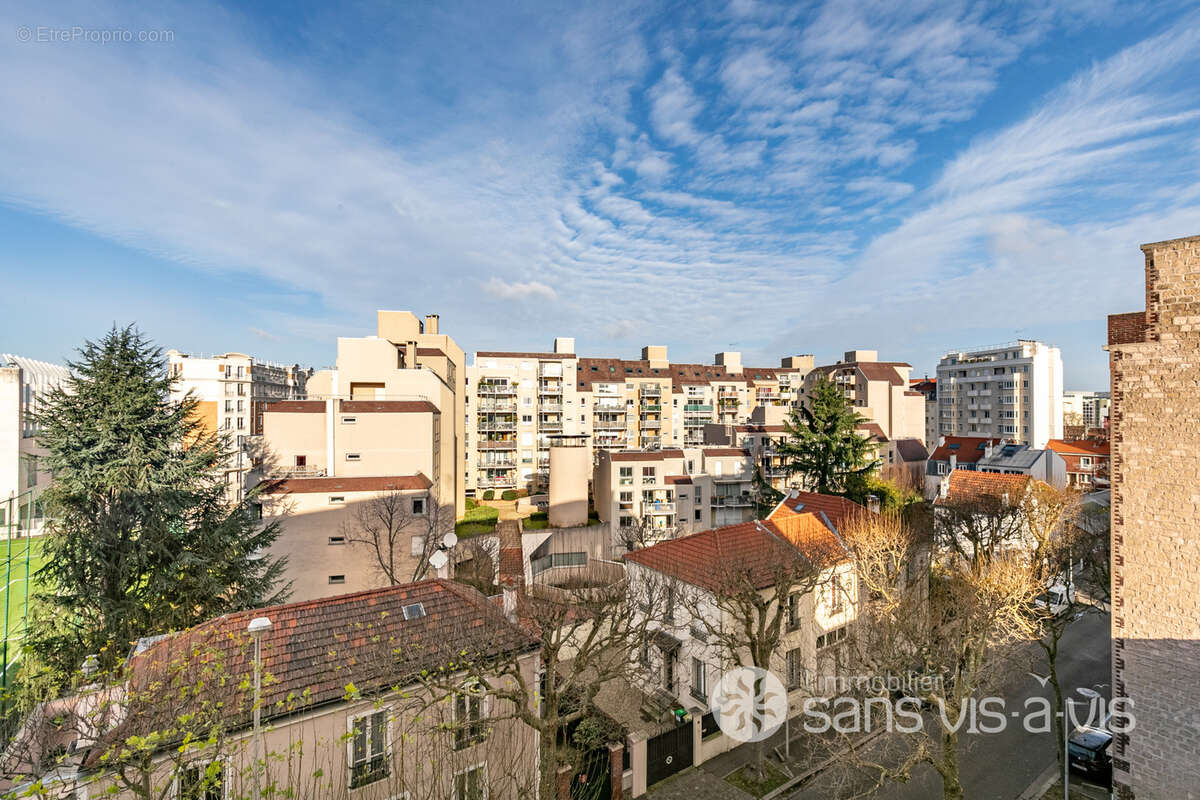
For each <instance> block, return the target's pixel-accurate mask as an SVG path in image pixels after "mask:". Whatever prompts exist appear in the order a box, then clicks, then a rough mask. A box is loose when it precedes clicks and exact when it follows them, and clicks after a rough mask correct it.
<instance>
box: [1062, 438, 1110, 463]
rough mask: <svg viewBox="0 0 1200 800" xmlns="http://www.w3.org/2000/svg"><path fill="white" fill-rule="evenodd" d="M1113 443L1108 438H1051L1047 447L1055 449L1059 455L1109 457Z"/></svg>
mask: <svg viewBox="0 0 1200 800" xmlns="http://www.w3.org/2000/svg"><path fill="white" fill-rule="evenodd" d="M1111 447H1112V446H1111V444H1110V443H1109V441H1108V440H1107V439H1105V440H1103V441H1097V440H1095V439H1073V440H1068V439H1051V440H1050V441H1048V442H1046V449H1047V450H1053V451H1054V452H1056V453H1058V454H1059V455H1078V456H1098V457H1100V458H1108V456H1109V454H1110V452H1111Z"/></svg>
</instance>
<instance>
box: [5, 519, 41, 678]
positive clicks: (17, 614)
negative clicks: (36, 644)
mask: <svg viewBox="0 0 1200 800" xmlns="http://www.w3.org/2000/svg"><path fill="white" fill-rule="evenodd" d="M26 555H28V559H29V596H30V597H32V596H33V595H34V594H36V593H37V592H38V591H40V590H41V588H42V587H41V584H40V583H39V582H38V579H37V577H36V576H35V573H36V572H37V571H38V570H39V569H41V567H42V565H43V564H44V563H45V559H44V558H43V556H42V540H41V539H13V540H12V542H9V541H7V540H2V541H0V614H2V613H3V612H4V605H5V602H6V601H7V603H8V657H9V659H10V660H11V659H12V658H13V648H14V647H17V646H19V642H20V640H21V635H22V633H23V632H24V625H25V612H26V606H25V561H26ZM10 561H11V563H12V572H11V575H10V573H9V562H10ZM6 579H7V580H8V585H7V586H5V580H6ZM0 625H3V620H0ZM3 635H4V629H3V628H2V627H0V638H2V637H3Z"/></svg>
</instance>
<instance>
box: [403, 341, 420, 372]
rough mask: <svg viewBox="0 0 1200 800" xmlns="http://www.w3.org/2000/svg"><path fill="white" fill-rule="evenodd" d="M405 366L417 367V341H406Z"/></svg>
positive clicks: (409, 367)
mask: <svg viewBox="0 0 1200 800" xmlns="http://www.w3.org/2000/svg"><path fill="white" fill-rule="evenodd" d="M404 368H405V369H416V368H417V343H416V342H405V343H404Z"/></svg>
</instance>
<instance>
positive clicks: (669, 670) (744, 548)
mask: <svg viewBox="0 0 1200 800" xmlns="http://www.w3.org/2000/svg"><path fill="white" fill-rule="evenodd" d="M867 513H870V512H868V511H867V510H866V509H865V508H863V507H862V506H859V505H857V504H855V503H852V502H850V501H848V500H845V499H844V498H836V497H826V496H823V495H812V494H806V493H793V495H792V496H790V497H788V498H786V499H785V500H784V501H783V502H781V503H780V505H779V506H778V507H777V508H776V509H775V510H774V511H772V513H771V514H770V516H769V517H768V518H767V519H764V520H752V521H749V522H743V523H739V524H737V525H728V526H725V527H720V528H716V529H713V530H709V531H703V532H701V533H695V534H692V535H690V536H684V537H680V538H678V539H672V540H669V541H664V542H659V543H657V544H654V545H651V546H650V547H646V548H643V549H641V550H636V551H634V552H631V553H627V554H626V555H625V557H624V560H625V564H626V567H627V570H628V574H629V585H630V591H633V592H638V591H645V592H646V593H647V595H648V596H649V595H650V594H652V590H650V589H647V588H646V587H651V586H653V587H661V586H662V584H663V583H664V582H665V583H666V584H667V585H668V586H669V587H670V588H669V596H671V597H673V598H675V603H674V605H673V606H672V608H673V611H672V613H671V615H670V616H669V618H668V619H667V620H666V621H664V622H663V623H661V624H658V623H654V626H655V628H656V631H655V635H654V636H652V637H650V638H649V640H648V641H647V642H646V643H645V645H644V647H643V648H642V651H641V652H640V653H639V656H638V657H639V658H640V660H641V663H642V665H643V669H642V679H643V681H644V685H643V686H642V687H641V688H642V690H643V691H644V692H645V693H646V694H648V695H652V696H653V695H655V694H656V693H657V694H659V695H666V696H669V697H670V698H672V699H673V700H674V702H675V703H677V704H678V705H679V706H681V707H682V708H685V709H690V710H691V712H692V713H693V715H694V716H701V717H703V716H704V715H706V714H709V713H710V712H711V708H710V705H709V699H710V692H711V691H712V689H713V687H714V686H715V685H716V683H717V681H718V680H719V679H720V676H721V674H722V670H723V669H727V668H728V667H729V665H730V663H740V664H746V665H749V664H751V663H752V662H751V661H750V660H748V652H746V651H745V650H739V651H738V652H737V653H733V652H731V650H733V649H736V648H737V643H738V642H739V641H740V640H739V638H738V637H739V636H740V634H739V633H738V632H739V631H741V630H742V626H743V624H744V622H745V614H744V613H743V612H741V611H740V609H742V608H744V607H746V605H747V603H746V601H747V600H753V601H755V602H757V604H758V605H759V607H760V609H765V610H760V611H758V612H754V613H760V614H762V615H763V620H764V621H770V619H772V618H774V619H777V620H778V621H779V622H780V625H781V633H780V636H779V640H778V643H777V646H776V647H775V649H774V651H773V652H772V653H771V656H770V670H771V671H772V672H773V673H774V674H775V675H776V676H777V677H778V678H779V679H780V681H781V682H783V683H784V685H785V686H787V688H788V689H789V691H793V692H799V691H802V690H804V689H811V688H812V686H813V684H814V681H816V680H817V679H818V677H820V676H827V675H829V674H830V673H831V672H832V671H833V669H834V658H833V655H834V653H835V652H836V648H837V646H838V644H839V643H840V642H841V641H843V640H844V639H845V638H846V635H847V633H848V630H849V625H850V624H851V623H852V622H853V620H854V618H855V615H856V609H857V607H858V594H857V592H858V588H857V580H856V576H855V573H854V569H853V564H852V562H851V559H850V553H849V550H848V549H847V548H846V546H845V544H844V542H843V541H842V539H841V537H840V536H839V533H838V529H839V527H840V526H842V525H844V524H845V523H846V522H847V521H848V520H850V519H851V518H852V517H853V516H854V515H855V514H867ZM759 601H761V602H759ZM734 744H736V742H732V741H730V740H727V739H725V737H723V736H714V737H713V739H711V740H709V739H706V740H705V743H704V750H703V752H702V754H701V758H708V757H711V756H712V755H715V754H716V753H718V752H721V751H722V750H724V749H727V748H728V747H730V746H732V745H734Z"/></svg>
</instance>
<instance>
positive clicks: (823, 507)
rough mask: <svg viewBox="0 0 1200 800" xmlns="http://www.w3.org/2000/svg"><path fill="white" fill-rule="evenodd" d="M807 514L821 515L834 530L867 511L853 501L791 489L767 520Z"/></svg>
mask: <svg viewBox="0 0 1200 800" xmlns="http://www.w3.org/2000/svg"><path fill="white" fill-rule="evenodd" d="M808 512H813V513H817V512H820V513H823V514H824V515H825V516H826V518H828V520H829V521H830V522H831V523H832V524H833V527H834V529H835V530H836V529H838V528H840V527H842V526H843V525H844V524H845V523H846V522H847V521H848V520H850V519H853V518H854V517H856V516H858V515H859V514H864V513H867V509H866V508H865V507H863V506H860V505H859V504H858V503H856V502H854V501H853V500H847V499H846V498H844V497H836V496H834V495H829V494H818V493H817V492H801V491H798V490H796V489H793V490H791V491H790V492H789V493H788V495H787V497H785V498H783V503H782V504H781V505H780V506H778V507H776V509H775V510H774V511H772V512H771V515H770V516H769V517H768V519H772V520H773V519H776V517H778V516H786V515H788V514H801V513H808Z"/></svg>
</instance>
